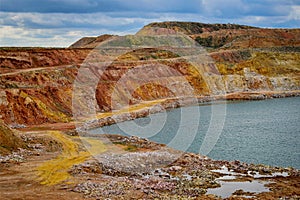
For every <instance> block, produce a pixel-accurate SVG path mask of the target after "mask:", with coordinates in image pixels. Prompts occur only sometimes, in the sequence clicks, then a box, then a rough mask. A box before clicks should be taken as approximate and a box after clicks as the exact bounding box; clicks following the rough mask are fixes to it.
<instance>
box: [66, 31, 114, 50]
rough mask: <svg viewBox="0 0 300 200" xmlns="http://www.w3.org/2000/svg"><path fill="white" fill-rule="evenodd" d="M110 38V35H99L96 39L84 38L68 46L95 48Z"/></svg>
mask: <svg viewBox="0 0 300 200" xmlns="http://www.w3.org/2000/svg"><path fill="white" fill-rule="evenodd" d="M110 37H112V35H108V34H105V35H100V36H98V37H84V38H81V39H80V40H78V41H77V42H75V43H74V44H72V45H71V46H70V48H95V47H96V46H97V45H99V44H100V43H101V42H103V41H105V40H107V39H108V38H110Z"/></svg>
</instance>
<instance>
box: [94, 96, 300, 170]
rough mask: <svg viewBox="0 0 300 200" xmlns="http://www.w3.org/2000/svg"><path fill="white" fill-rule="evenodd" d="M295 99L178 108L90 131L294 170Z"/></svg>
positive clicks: (298, 156) (299, 104) (298, 157)
mask: <svg viewBox="0 0 300 200" xmlns="http://www.w3.org/2000/svg"><path fill="white" fill-rule="evenodd" d="M299 122H300V97H293V98H282V99H268V100H263V101H224V102H212V103H207V104H202V105H199V106H190V107H182V108H177V109H174V110H169V111H167V112H164V113H156V114H152V115H150V116H148V117H144V118H139V119H135V120H132V121H126V122H122V123H118V124H114V125H111V126H106V127H102V128H99V129H95V130H92V132H93V133H95V132H97V133H99V132H102V133H103V132H104V133H111V134H122V135H127V136H131V135H136V136H140V137H144V138H148V139H150V140H152V141H156V142H158V143H164V144H167V145H168V146H171V147H173V148H176V149H179V150H183V151H187V152H193V153H201V154H204V155H207V156H209V157H211V158H213V159H217V160H229V161H231V160H240V161H243V162H247V163H255V164H260V163H261V164H266V165H273V166H281V167H290V166H291V167H294V168H298V169H300V148H299V144H300V123H299Z"/></svg>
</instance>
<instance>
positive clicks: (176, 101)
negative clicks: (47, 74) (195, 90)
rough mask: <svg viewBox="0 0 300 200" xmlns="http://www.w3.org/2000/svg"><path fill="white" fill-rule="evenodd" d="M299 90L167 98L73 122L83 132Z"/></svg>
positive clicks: (288, 94) (290, 94)
mask: <svg viewBox="0 0 300 200" xmlns="http://www.w3.org/2000/svg"><path fill="white" fill-rule="evenodd" d="M299 96H300V91H298V90H296V91H284V92H283V91H278V92H275V91H274V92H270V91H266V92H237V93H230V94H226V95H215V96H198V97H183V98H168V99H163V100H162V101H161V102H159V103H156V104H154V105H153V106H150V107H145V108H141V109H138V110H134V111H131V112H121V113H118V111H114V112H111V115H109V116H106V117H97V116H96V119H93V120H87V121H85V122H84V123H78V124H76V123H75V126H76V131H77V132H79V133H80V132H83V133H84V131H86V130H88V129H94V128H99V127H103V126H108V125H112V124H115V123H119V122H124V121H129V120H134V119H137V118H141V117H146V116H148V115H150V114H154V113H159V112H162V111H163V110H171V109H174V108H179V107H185V106H192V105H201V103H209V102H211V103H212V104H213V103H214V102H217V101H255V100H266V99H273V98H287V97H299Z"/></svg>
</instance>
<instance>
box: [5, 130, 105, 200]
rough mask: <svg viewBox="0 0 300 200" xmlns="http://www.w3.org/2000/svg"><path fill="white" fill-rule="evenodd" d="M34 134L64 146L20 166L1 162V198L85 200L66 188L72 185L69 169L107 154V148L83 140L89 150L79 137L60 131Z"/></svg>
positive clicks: (37, 156)
mask: <svg viewBox="0 0 300 200" xmlns="http://www.w3.org/2000/svg"><path fill="white" fill-rule="evenodd" d="M30 134H32V135H39V137H50V138H52V139H53V140H55V141H57V142H58V143H59V144H60V145H61V151H59V152H57V151H54V152H47V151H43V152H41V153H40V154H38V155H31V156H29V157H27V159H26V161H25V162H21V163H19V164H16V163H0V199H50V200H52V199H53V200H57V199H67V200H69V199H70V200H74V199H83V196H82V195H81V194H79V193H74V192H72V191H70V190H68V189H66V188H69V187H70V186H71V185H70V184H72V177H71V176H70V174H69V173H68V170H69V169H70V168H71V167H72V166H73V165H75V164H79V163H81V162H84V161H85V160H87V159H89V158H90V157H91V154H99V153H102V152H105V151H106V145H105V144H104V143H102V142H101V141H100V140H95V139H93V138H82V139H81V140H82V141H83V142H84V143H86V145H85V146H88V147H89V148H88V151H87V150H85V149H83V148H82V147H80V144H79V143H80V139H79V138H77V137H71V136H67V135H65V134H63V133H62V132H59V131H47V132H40V133H37V132H35V133H30ZM67 181H69V182H67ZM70 181H71V182H70Z"/></svg>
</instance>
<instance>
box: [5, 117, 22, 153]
mask: <svg viewBox="0 0 300 200" xmlns="http://www.w3.org/2000/svg"><path fill="white" fill-rule="evenodd" d="M22 147H25V144H24V142H23V141H22V140H21V139H20V138H19V137H18V136H16V135H15V134H14V132H13V130H11V129H10V128H9V127H8V126H7V125H6V124H4V123H3V121H2V120H0V155H2V154H8V153H11V152H12V151H14V150H17V148H22Z"/></svg>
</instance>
